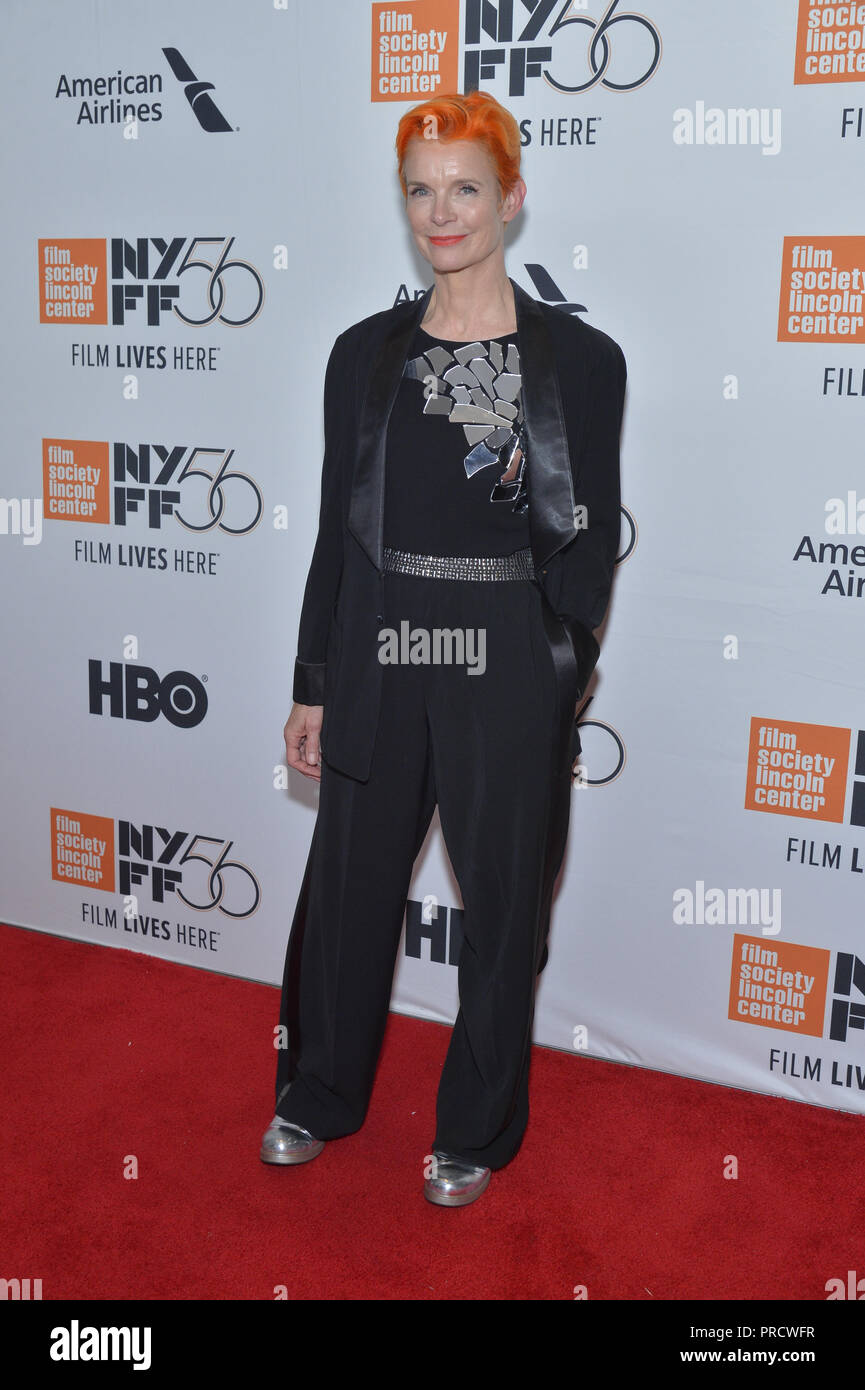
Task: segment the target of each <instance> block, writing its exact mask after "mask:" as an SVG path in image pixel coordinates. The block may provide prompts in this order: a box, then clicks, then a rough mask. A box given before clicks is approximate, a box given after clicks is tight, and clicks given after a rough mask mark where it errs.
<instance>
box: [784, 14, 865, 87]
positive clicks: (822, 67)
mask: <svg viewBox="0 0 865 1390" xmlns="http://www.w3.org/2000/svg"><path fill="white" fill-rule="evenodd" d="M810 82H865V4H862V3H861V0H849V3H844V0H841V3H840V4H837V5H836V4H831V5H827V4H823V3H821V0H799V24H798V26H797V29H796V67H795V70H794V75H793V83H794V85H795V86H801V85H802V84H803V83H810Z"/></svg>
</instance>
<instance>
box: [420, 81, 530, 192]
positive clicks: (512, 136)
mask: <svg viewBox="0 0 865 1390" xmlns="http://www.w3.org/2000/svg"><path fill="white" fill-rule="evenodd" d="M430 126H432V129H433V130H434V131H435V137H432V136H426V135H425V132H426V130H427V129H429V127H430ZM415 136H419V137H420V138H421V139H424V138H427V139H431V138H436V139H438V140H442V141H448V140H477V142H478V143H479V144H481V145H484V146H485V147H486V151H487V153H488V154H489V156H490V158H491V160H492V162H493V164H494V165H495V170H496V176H497V178H498V181H499V188H500V189H501V191H502V194H503V195H504V194H506V193H508V192H510V190H511V189H512V188H513V186H514V184H515V183H516V181H517V179H518V178H519V176H520V128H519V126H518V125H517V123H516V121H515V120H514V118H513V116H512V115H511V113H510V111H508V110H507V109H506V108H505V107H504V106H502V105H501V103H500V102H498V101H496V99H495V97H494V96H490V94H489V92H479V91H475V92H468V93H467V94H466V95H465V96H463V95H462V94H461V93H460V92H452V93H450V94H448V95H445V96H440V97H431V98H430V100H429V101H422V102H420V103H419V105H417V106H413V107H412V108H411V110H410V111H406V113H405V115H404V116H402V118H401V119H400V123H399V126H398V127H397V133H396V141H395V144H396V153H397V161H398V168H399V181H400V186H401V188H402V193H403V197H404V198H405V197H406V196H407V193H408V189H407V185H406V179H405V174H404V173H403V164H404V163H405V157H406V150H407V147H408V143H409V141H410V140H412V139H413V138H414V137H415Z"/></svg>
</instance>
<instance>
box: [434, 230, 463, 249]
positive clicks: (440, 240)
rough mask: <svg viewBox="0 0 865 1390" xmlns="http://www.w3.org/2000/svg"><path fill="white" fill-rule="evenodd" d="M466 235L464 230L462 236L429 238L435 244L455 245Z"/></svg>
mask: <svg viewBox="0 0 865 1390" xmlns="http://www.w3.org/2000/svg"><path fill="white" fill-rule="evenodd" d="M465 235H466V234H465V232H463V234H462V236H431V237H430V238H429V239H430V241H431V242H432V244H433V246H454V245H455V244H456V243H457V242H458V241H462V240H463V238H464V237H465Z"/></svg>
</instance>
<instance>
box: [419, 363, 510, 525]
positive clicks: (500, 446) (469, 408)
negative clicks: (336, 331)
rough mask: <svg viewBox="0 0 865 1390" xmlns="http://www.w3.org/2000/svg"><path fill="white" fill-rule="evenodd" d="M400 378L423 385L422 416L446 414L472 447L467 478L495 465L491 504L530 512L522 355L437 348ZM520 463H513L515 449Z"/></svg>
mask: <svg viewBox="0 0 865 1390" xmlns="http://www.w3.org/2000/svg"><path fill="white" fill-rule="evenodd" d="M403 375H404V376H407V377H412V378H415V379H417V380H418V381H423V382H424V383H425V385H424V396H425V397H426V400H425V402H424V408H423V413H424V415H446V416H447V417H448V419H449V420H450V421H451V423H452V424H460V425H462V427H463V430H464V432H465V436H466V440H467V441H468V443H469V444H470V445H471V446H472V447H471V449H470V450H469V452H468V453H467V454H466V456H465V459H464V461H463V462H464V465H465V470H466V477H467V478H471V477H472V476H473V475H474V474H475V473H477V472H478V471H479V470H480V469H481V468H490V467H492V465H494V464H495V465H497V466H498V469H499V472H498V474H497V477H496V482H495V483H494V485H493V489H492V492H491V493H490V501H491V502H511V503H512V504H513V505H512V507H511V510H512V511H514V512H524V511H526V509H527V507H528V487H527V481H528V480H527V476H526V462H527V460H526V451H525V421H524V419H523V415H522V409H521V403H520V386H521V376H520V355H519V352H518V350H517V345H516V343H508V344H507V352H505V345H504V344H502V343H497V342H495V340H491V341H490V342H489V343H462V344H461V345H460V346H459V347H458V348H457V349H456V351H455V352H451V351H450V350H449V349H448V348H446V347H445V346H444V345H443V344H441V343H437V344H436V345H435V346H434V347H431V348H428V349H427V351H426V352H425V353H423V354H422V356H420V357H412V358H410V359H409V361H408V362H406V365H405V370H404V372H403ZM518 449H519V451H520V458H519V461H518V462H514V458H515V455H516V453H517V450H518Z"/></svg>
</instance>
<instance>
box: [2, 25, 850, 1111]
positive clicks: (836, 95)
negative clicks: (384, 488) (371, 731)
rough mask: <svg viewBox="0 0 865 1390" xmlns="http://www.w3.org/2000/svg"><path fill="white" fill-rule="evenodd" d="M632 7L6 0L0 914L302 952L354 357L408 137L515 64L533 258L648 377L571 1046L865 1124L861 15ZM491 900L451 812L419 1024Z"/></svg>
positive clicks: (552, 970)
mask: <svg viewBox="0 0 865 1390" xmlns="http://www.w3.org/2000/svg"><path fill="white" fill-rule="evenodd" d="M626 3H627V0H622V3H619V4H616V3H614V4H612V5H611V4H610V3H609V0H588V3H587V4H584V5H580V4H577V3H574V4H572V5H570V6H568V5H566V4H565V3H564V0H556V3H543V4H541V5H539V6H537V7H536V9H535V12H534V14H533V13H532V10H531V7H529V6H527V5H525V4H522V3H519V0H517V2H516V3H514V4H513V5H512V6H509V5H508V4H507V3H506V0H500V2H499V3H492V4H491V3H485V4H484V6H483V9H481V8H480V6H479V5H478V4H476V3H475V0H414V2H413V3H411V0H409V2H408V3H405V2H404V0H394V3H392V4H387V5H377V4H376V5H370V4H369V3H366V2H365V0H330V3H321V4H317V5H308V4H301V3H298V2H297V0H286V3H285V4H273V3H267V2H266V0H259V3H254V4H249V3H241V2H240V0H172V3H170V4H169V3H168V2H167V0H152V2H151V3H150V4H149V5H148V6H147V8H146V11H145V12H144V14H142V12H141V10H140V8H139V7H138V6H133V5H131V4H123V3H121V4H114V3H112V4H109V3H107V0H101V3H83V0H63V2H62V3H61V0H47V3H45V4H43V5H40V6H39V7H38V8H37V9H34V7H33V6H32V5H29V4H27V3H24V0H7V3H6V6H5V11H4V18H5V28H6V43H5V44H4V46H3V53H2V57H0V62H2V65H3V80H2V93H3V96H2V100H3V103H4V107H5V110H4V126H5V129H6V132H7V137H6V140H5V142H4V153H3V174H4V185H3V186H4V188H5V189H6V190H7V199H6V214H5V238H4V240H5V256H4V261H3V265H4V271H5V276H4V302H5V304H6V315H5V332H4V334H3V379H4V382H5V384H6V386H7V392H6V404H5V410H4V426H5V428H4V434H5V439H4V445H5V447H4V454H3V458H4V465H3V489H2V492H3V503H2V510H0V529H2V532H3V534H2V535H0V566H2V580H3V594H4V604H3V623H4V634H3V635H4V651H5V653H6V664H5V679H4V681H3V697H4V702H3V715H4V717H3V734H4V741H5V748H4V794H3V798H2V816H3V843H4V845H5V847H6V862H5V866H4V872H3V875H2V888H0V917H2V919H3V920H5V921H7V922H10V923H16V924H21V925H25V926H29V927H35V928H37V929H39V930H43V931H47V932H51V933H55V934H58V935H64V936H70V937H74V938H76V939H80V940H86V941H95V942H99V943H101V944H104V945H110V946H118V947H123V948H126V949H130V950H133V951H139V952H142V953H145V954H154V955H159V956H163V957H165V958H168V959H172V960H177V961H182V962H184V963H187V964H190V965H193V966H198V967H203V968H206V969H211V970H216V971H221V972H225V973H228V974H233V975H239V976H245V977H248V978H251V979H256V980H263V981H267V982H272V983H278V981H279V980H280V978H281V971H282V962H283V955H284V949H285V943H286V938H287V933H288V928H289V925H290V921H291V916H292V913H293V909H294V904H295V899H296V895H297V891H298V888H299V884H300V879H301V874H302V870H303V865H304V862H305V858H306V854H307V850H308V846H309V841H310V837H311V834H312V828H313V824H314V816H315V807H316V795H317V792H316V788H315V787H313V786H312V785H307V784H306V783H305V782H303V784H301V783H302V779H301V778H299V777H297V776H295V775H294V774H292V776H291V777H290V778H287V777H286V774H285V767H284V761H283V748H282V726H283V723H284V721H285V718H286V716H287V715H288V712H289V709H290V704H291V699H290V696H291V680H292V670H293V662H294V656H295V642H296V635H297V623H298V617H299V609H300V600H301V595H302V589H303V582H304V579H305V575H306V569H307V565H308V562H309V558H310V555H311V551H312V546H313V542H314V539H315V525H316V520H317V514H318V489H319V473H320V464H321V452H322V386H323V375H324V366H325V362H326V360H327V355H328V352H329V349H330V346H331V344H332V342H333V340H334V338H335V337H336V335H337V334H338V333H339V332H340V331H341V330H342V329H343V328H345V327H346V326H347V325H348V324H350V323H352V322H354V321H356V320H357V319H360V318H363V317H365V316H366V315H367V314H370V313H372V312H374V311H376V310H378V309H381V308H386V307H388V306H389V305H391V304H393V303H394V302H396V300H397V299H398V298H399V297H400V296H403V297H404V296H406V295H408V296H415V295H417V294H418V293H420V292H422V291H423V290H424V289H425V288H426V287H427V286H428V285H429V284H430V283H431V273H430V271H429V267H428V265H427V264H426V263H425V262H423V261H421V260H420V259H419V258H418V257H417V255H416V253H415V251H414V249H413V246H412V243H411V240H410V237H409V234H408V232H407V229H406V226H405V220H404V215H403V209H402V204H401V198H400V193H399V186H398V183H397V179H396V174H395V159H394V154H393V140H394V136H395V133H396V125H397V121H398V119H399V116H400V115H401V114H402V112H403V111H404V110H405V109H406V108H407V106H408V105H411V104H413V103H414V102H416V101H419V100H421V99H422V98H423V97H424V96H425V95H426V91H425V90H424V89H423V87H422V86H421V85H420V83H421V82H424V81H426V82H429V81H432V82H435V81H436V80H438V84H439V85H438V90H453V89H454V88H459V89H465V87H466V86H468V85H471V83H472V82H473V81H474V82H475V84H476V85H478V78H479V79H480V80H479V85H480V86H482V87H484V88H485V89H486V90H489V91H491V92H492V93H493V94H494V95H496V96H497V97H498V98H499V99H500V100H501V101H503V102H504V103H505V104H506V105H507V106H508V107H509V109H510V110H512V111H513V113H514V115H515V116H516V118H517V120H518V121H519V122H520V124H521V127H522V130H523V138H524V142H525V143H524V165H523V173H524V177H525V180H526V183H527V185H528V190H529V192H528V198H527V202H526V205H525V208H524V211H523V213H522V214H521V215H520V217H519V218H518V219H517V220H516V223H515V224H513V226H512V228H511V229H510V231H509V238H508V243H507V255H506V260H507V268H508V271H509V273H510V274H511V275H512V276H513V278H514V279H515V280H517V281H518V282H519V283H520V284H521V285H522V286H523V287H524V288H525V289H527V290H528V291H529V292H530V293H532V294H534V295H535V296H536V297H537V298H542V299H548V300H551V301H555V302H563V303H566V304H568V305H571V306H577V307H575V308H574V309H573V311H574V312H580V313H582V314H583V315H584V316H585V318H586V319H587V321H589V322H591V323H594V324H596V325H597V326H598V327H600V328H602V329H604V330H605V331H606V332H607V333H609V334H610V335H611V336H612V337H613V338H615V339H616V340H617V341H618V342H619V343H620V344H621V345H622V347H623V349H624V352H625V354H626V357H627V360H628V366H629V373H630V384H629V392H628V400H627V406H626V416H625V428H624V433H623V453H622V482H623V503H624V508H623V526H622V558H621V560H620V564H619V566H618V574H617V582H616V586H615V590H614V596H613V600H612V603H611V607H610V612H609V615H608V619H607V622H606V624H605V631H604V633H603V640H602V655H601V660H600V664H599V668H598V672H597V675H596V676H595V678H594V679H593V681H592V684H591V686H590V690H589V698H588V700H587V704H586V708H585V710H584V714H583V723H582V742H583V750H584V752H583V762H584V766H585V779H586V784H585V785H579V784H578V782H577V783H575V786H574V792H573V814H572V822H571V833H570V839H569V845H568V852H567V858H566V862H565V866H564V868H563V870H562V875H561V879H560V886H559V892H558V896H557V899H556V902H555V905H554V916H553V929H552V938H551V948H550V962H549V965H548V967H547V970H546V971H545V973H544V975H543V977H542V980H541V984H540V987H539V995H538V1011H537V1019H536V1026H535V1040H536V1041H537V1042H539V1043H543V1044H547V1045H550V1046H553V1047H558V1048H563V1049H568V1050H572V1051H573V1052H574V1054H575V1058H576V1057H577V1056H579V1055H593V1056H596V1057H604V1058H611V1059H614V1060H618V1061H625V1062H630V1063H637V1064H640V1065H644V1066H649V1067H654V1068H658V1069H661V1070H668V1071H675V1072H679V1073H682V1074H684V1075H688V1076H696V1077H702V1078H705V1079H708V1080H711V1081H718V1082H723V1083H727V1084H731V1085H737V1086H742V1087H746V1088H749V1089H753V1090H756V1091H764V1092H774V1093H776V1094H778V1095H782V1096H788V1097H793V1098H798V1099H802V1100H806V1101H810V1102H812V1103H815V1104H819V1105H827V1106H834V1107H839V1108H843V1109H849V1110H855V1111H859V1112H862V1111H865V1047H863V1043H865V1029H863V1022H865V1010H863V1005H865V965H863V964H861V963H860V960H861V961H865V943H863V942H862V925H861V924H862V920H863V917H862V904H863V885H865V878H863V877H862V875H863V872H865V735H862V734H860V732H859V728H860V725H865V709H863V690H865V657H863V641H862V614H863V604H862V602H861V600H860V597H859V595H858V588H859V587H860V586H861V587H863V588H865V584H863V580H865V502H863V501H860V496H861V497H863V498H865V481H863V477H865V475H863V469H862V443H861V441H862V417H863V411H865V372H863V369H865V358H863V350H862V348H863V343H865V332H863V330H862V325H861V324H858V323H857V322H856V320H857V316H861V315H862V312H863V311H862V289H863V284H862V277H863V273H865V208H863V199H862V192H861V189H862V179H861V160H862V154H863V149H865V143H863V142H865V122H863V113H862V105H863V97H865V87H863V82H865V54H863V51H862V50H863V39H865V6H862V5H850V6H841V5H836V6H826V5H822V4H816V3H814V4H810V3H807V0H802V3H801V4H799V5H797V4H795V3H794V2H793V0H763V3H762V4H760V5H759V6H755V5H753V3H751V0H725V3H724V4H713V3H709V0H702V2H701V3H694V0H646V5H647V7H648V9H647V13H646V14H643V13H642V12H641V13H640V14H636V13H635V12H633V11H629V10H627V9H626V8H625V6H626ZM509 16H510V18H509ZM430 32H432V34H433V35H434V36H435V37H434V38H433V40H432V41H431V43H430V42H427V43H426V44H424V41H423V40H422V39H421V37H420V36H421V35H427V34H429V33H430ZM394 36H399V41H400V43H404V44H405V45H406V47H405V50H403V49H398V50H397V56H399V55H400V53H402V52H403V51H405V53H406V54H407V55H408V57H409V59H412V60H413V61H414V63H415V68H414V72H415V76H414V78H413V79H412V81H414V83H415V89H414V90H408V91H402V92H401V91H400V90H399V89H398V84H397V88H396V90H392V89H389V86H390V84H392V83H393V81H394V74H395V71H396V69H392V70H391V71H390V72H384V73H383V72H382V66H383V60H382V47H383V45H382V38H384V39H386V40H387V44H390V42H391V41H392V39H393V38H394ZM797 36H798V40H799V52H798V54H797ZM821 43H822V44H823V46H824V48H823V52H822V55H821V51H820V44H821ZM860 59H862V61H861V62H860ZM833 65H834V68H835V71H833ZM385 66H387V65H386V64H385ZM406 66H407V67H408V70H409V72H411V71H412V62H411V61H410V62H409V63H408V64H407V65H406ZM521 74H525V75H524V76H521ZM473 75H474V76H473ZM409 85H411V84H410V83H409ZM568 87H570V88H574V89H576V88H581V89H582V90H572V91H567V90H562V89H563V88H568ZM121 89H122V90H121ZM124 105H125V106H127V107H129V108H131V110H132V115H133V117H135V119H136V121H137V124H136V123H133V124H132V125H130V124H128V123H127V120H126V117H127V116H128V114H129V113H128V112H124V110H123V109H122V107H123V106H124ZM10 195H11V196H10ZM797 277H798V278H797ZM857 286H858V289H857ZM799 293H802V294H811V295H812V296H821V297H820V298H815V299H814V300H813V302H812V303H811V305H810V306H809V305H808V304H807V303H804V302H803V301H802V300H796V299H794V300H792V301H791V298H790V296H791V294H793V295H794V296H795V295H797V294H799ZM857 294H858V301H857ZM181 316H182V317H181ZM821 319H822V322H821V321H820V320H821ZM189 470H193V471H189ZM857 489H859V492H858V493H857ZM58 498H60V499H61V501H62V502H63V504H64V505H65V507H66V510H65V511H59V510H57V505H58ZM832 499H840V503H839V505H836V506H835V507H834V510H833V505H832ZM840 504H843V505H840ZM827 508H828V510H827ZM839 517H840V518H841V519H840V521H839ZM833 518H834V521H833ZM833 526H834V529H833ZM821 547H822V549H821ZM761 731H762V733H761ZM761 750H762V757H763V758H764V759H765V763H764V762H761V760H760V759H761ZM797 755H798V756H797ZM785 764H787V765H793V764H795V765H796V766H791V767H790V773H791V774H792V775H795V776H797V777H799V778H800V782H799V785H798V787H797V786H795V785H794V784H793V783H790V784H789V785H790V789H791V796H790V797H788V798H787V803H786V804H785V803H784V800H783V798H778V792H777V791H775V792H773V793H771V795H774V796H775V797H776V798H778V799H776V800H775V801H774V802H771V801H767V800H766V799H765V798H766V792H767V786H766V784H765V783H761V784H759V785H758V784H757V783H756V781H755V780H754V779H756V776H757V773H758V770H768V771H769V772H773V771H776V772H782V773H786V769H785ZM787 775H789V774H787ZM749 778H750V779H751V780H749ZM815 779H822V780H819V781H818V780H815ZM752 782H753V785H752ZM793 794H794V795H793ZM785 796H787V793H786V792H785ZM820 796H822V797H823V798H824V799H823V801H822V802H821V801H819V800H814V801H813V802H812V801H808V800H805V801H804V803H803V798H808V797H820ZM760 797H762V798H764V799H763V800H759V799H758V798H760ZM797 799H798V803H799V804H794V802H795V800H797ZM748 890H753V891H752V892H750V893H749V892H748ZM128 895H135V899H136V901H135V903H134V904H130V905H129V911H130V913H131V914H132V915H129V916H124V904H125V902H126V901H127V897H128ZM424 904H426V906H424ZM459 908H460V898H459V891H458V888H457V885H456V883H455V880H454V877H453V874H452V871H451V869H450V866H449V864H448V861H447V857H446V854H445V853H444V849H443V846H442V843H441V839H440V833H439V829H438V822H437V819H435V820H434V823H433V827H432V828H431V831H430V834H429V836H428V839H427V843H426V845H425V847H424V850H423V852H422V854H421V856H420V858H419V860H418V863H417V866H416V870H415V874H414V879H413V883H412V888H411V895H410V901H409V906H408V918H409V928H410V930H409V932H408V934H407V936H406V939H405V941H404V943H403V948H402V949H401V953H400V959H399V964H398V968H397V974H396V979H395V989H394V996H393V1007H394V1008H395V1009H397V1010H399V1011H402V1012H406V1013H411V1014H417V1015H421V1016H424V1017H428V1018H433V1019H439V1020H444V1021H450V1020H452V1019H453V1017H454V1014H455V1011H456V1007H457V998H456V973H457V972H456V967H455V963H454V960H453V959H448V949H447V933H448V930H449V929H450V925H451V916H450V914H451V913H453V912H456V911H459ZM135 909H137V911H136V910H135ZM361 910H362V904H358V912H359V913H360V912H361ZM436 913H438V916H436ZM424 917H426V918H428V919H431V920H429V921H427V922H426V923H424V922H423V920H422V919H423V918H424ZM418 926H419V927H420V932H418V931H417V927H418ZM451 955H453V952H452V950H451ZM442 957H443V959H442ZM761 991H762V993H761ZM275 1022H276V1019H275V1018H274V1023H275ZM576 1064H577V1062H576V1060H575V1065H576Z"/></svg>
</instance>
